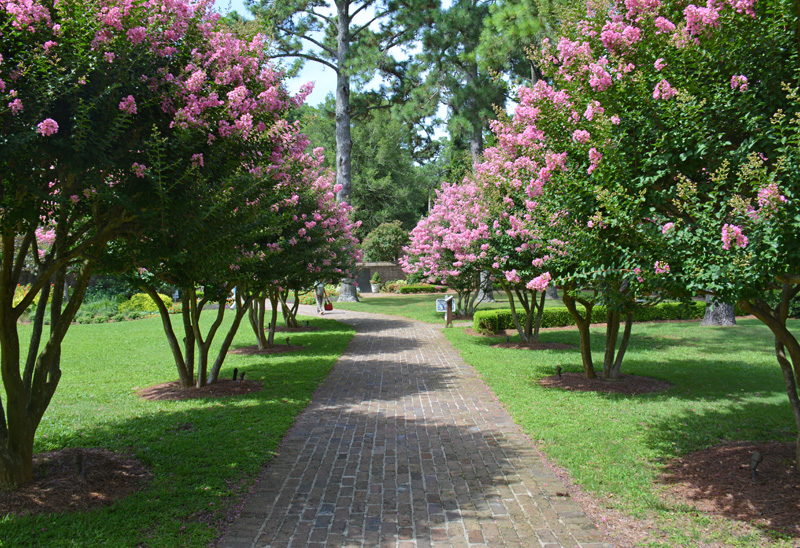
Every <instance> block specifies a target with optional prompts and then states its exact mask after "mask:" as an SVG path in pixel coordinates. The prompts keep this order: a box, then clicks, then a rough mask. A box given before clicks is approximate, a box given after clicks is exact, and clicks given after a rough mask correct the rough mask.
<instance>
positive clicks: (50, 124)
mask: <svg viewBox="0 0 800 548" xmlns="http://www.w3.org/2000/svg"><path fill="white" fill-rule="evenodd" d="M36 133H38V134H39V135H43V136H45V137H49V136H50V135H55V134H56V133H58V123H57V122H56V121H55V120H53V119H52V118H45V119H44V120H42V121H41V122H39V125H38V126H36Z"/></svg>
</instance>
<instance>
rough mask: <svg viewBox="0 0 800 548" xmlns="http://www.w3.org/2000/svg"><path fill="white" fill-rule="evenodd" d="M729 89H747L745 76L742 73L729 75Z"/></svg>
mask: <svg viewBox="0 0 800 548" xmlns="http://www.w3.org/2000/svg"><path fill="white" fill-rule="evenodd" d="M731 89H738V90H739V91H747V89H748V84H747V76H745V75H744V74H734V75H733V76H731Z"/></svg>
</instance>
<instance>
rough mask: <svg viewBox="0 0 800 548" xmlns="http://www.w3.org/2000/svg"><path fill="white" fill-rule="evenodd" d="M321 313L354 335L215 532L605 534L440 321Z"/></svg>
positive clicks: (331, 540) (441, 540)
mask: <svg viewBox="0 0 800 548" xmlns="http://www.w3.org/2000/svg"><path fill="white" fill-rule="evenodd" d="M301 313H304V314H308V315H312V314H313V308H312V307H303V308H301ZM325 317H326V318H328V317H329V318H331V319H335V320H339V321H342V322H344V323H348V324H350V325H352V326H354V327H355V329H356V335H355V336H354V338H353V340H352V341H351V342H350V345H349V346H348V347H347V350H346V351H345V353H344V354H342V356H341V357H340V359H339V360H338V361H337V363H336V364H335V365H334V367H333V369H332V370H331V372H330V374H329V375H328V377H327V378H326V379H325V380H324V381H323V382H322V383H321V384H320V386H319V388H318V389H317V391H316V392H315V394H314V397H313V399H312V401H311V403H310V404H309V406H308V407H307V408H306V409H305V410H304V411H303V412H302V413H301V414H300V415H298V417H297V419H296V421H295V424H294V426H293V427H292V428H291V429H290V430H289V432H288V433H287V434H286V436H285V438H284V440H283V442H282V443H281V446H280V448H279V449H278V454H277V455H276V456H275V458H273V459H272V460H271V461H270V462H269V464H267V465H266V467H265V469H264V470H263V472H262V473H261V475H260V477H259V478H258V480H257V481H256V483H255V485H254V487H253V488H252V489H251V492H250V493H249V495H248V496H247V497H246V499H245V502H244V505H243V507H242V509H241V512H240V513H239V516H238V518H237V520H236V521H235V522H234V523H232V524H231V526H230V527H229V528H228V529H227V530H226V531H225V532H224V534H223V536H222V537H221V539H220V540H219V543H218V545H219V546H222V547H230V548H240V547H255V546H258V547H266V546H268V547H286V546H304V547H305V546H309V547H318V546H337V547H338V546H347V547H351V546H353V547H355V546H381V547H392V546H397V547H409V548H410V547H424V546H465V547H466V546H492V547H494V546H526V547H527V546H546V547H553V548H555V547H558V546H580V547H585V548H595V547H597V548H599V547H601V546H602V547H608V546H611V545H610V544H608V543H606V542H604V539H603V535H602V533H601V532H600V531H599V530H598V529H597V527H595V525H594V524H593V523H592V522H591V520H590V519H589V518H588V517H587V516H586V514H585V513H584V511H583V510H582V509H581V507H580V505H579V504H578V503H577V502H575V501H574V500H573V499H572V498H571V497H570V496H569V494H568V487H567V485H566V483H565V482H564V481H562V480H561V479H559V477H558V476H557V475H556V473H555V472H554V471H553V469H552V467H551V466H549V465H548V463H547V462H546V461H545V460H544V459H543V458H542V456H541V454H540V453H539V452H538V450H537V449H536V448H535V447H534V446H533V445H532V442H531V441H530V439H529V438H528V437H527V436H526V435H525V434H524V433H523V431H522V429H521V428H520V427H519V426H518V425H517V424H516V423H514V421H513V420H512V419H511V417H510V416H509V414H508V412H507V411H506V410H505V408H504V407H503V406H502V405H501V404H500V402H499V401H498V399H497V398H496V397H495V395H494V394H493V393H492V392H491V390H490V389H489V388H488V387H487V386H486V384H485V383H484V382H483V381H482V380H481V379H480V377H479V375H478V373H477V372H476V370H475V369H474V368H473V367H471V366H470V365H468V364H466V363H465V362H464V361H463V360H462V359H461V357H460V355H459V353H458V352H457V351H456V350H455V349H454V348H453V347H452V346H451V345H450V343H449V342H448V341H447V340H446V339H445V337H444V335H443V334H442V332H441V329H440V328H438V327H437V326H434V325H430V324H424V323H421V322H416V321H412V320H408V319H405V318H399V317H396V316H383V315H377V314H368V313H360V312H350V311H339V310H335V311H333V312H332V313H329V314H326V316H325Z"/></svg>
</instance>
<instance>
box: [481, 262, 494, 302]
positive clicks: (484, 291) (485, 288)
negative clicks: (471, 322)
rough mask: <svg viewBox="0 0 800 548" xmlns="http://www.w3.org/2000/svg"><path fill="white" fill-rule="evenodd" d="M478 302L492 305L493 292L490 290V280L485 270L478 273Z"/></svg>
mask: <svg viewBox="0 0 800 548" xmlns="http://www.w3.org/2000/svg"><path fill="white" fill-rule="evenodd" d="M478 302H487V303H493V302H495V300H494V291H493V290H492V278H491V275H490V274H489V272H487V271H486V270H483V271H481V273H480V284H479V285H478Z"/></svg>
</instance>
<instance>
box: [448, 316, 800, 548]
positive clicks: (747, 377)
mask: <svg viewBox="0 0 800 548" xmlns="http://www.w3.org/2000/svg"><path fill="white" fill-rule="evenodd" d="M791 323H792V327H793V329H800V322H798V321H792V322H791ZM444 332H445V335H446V337H447V339H448V340H449V341H450V342H451V343H452V344H453V345H454V346H455V348H456V349H457V350H458V351H459V353H460V354H461V357H462V358H463V359H464V360H465V361H466V362H467V363H469V364H470V365H472V366H473V367H475V368H476V369H477V370H478V372H479V374H480V375H481V377H482V378H483V380H484V381H485V382H486V383H487V384H488V385H489V387H490V388H491V389H492V391H493V392H494V393H495V394H496V395H497V397H498V398H499V399H500V401H501V402H502V403H503V405H504V406H505V407H506V409H508V411H509V413H510V414H511V416H512V417H513V418H514V420H515V421H516V422H517V423H518V424H519V425H520V426H521V427H522V428H523V430H524V431H525V432H526V434H528V436H530V437H531V439H533V440H536V442H537V444H538V446H539V448H540V449H541V450H542V451H543V452H544V453H545V454H546V455H547V456H548V457H549V458H551V459H552V460H553V462H555V463H556V464H557V465H558V466H561V467H563V468H564V469H565V470H566V471H567V472H568V473H569V474H570V476H571V478H572V480H573V481H574V482H575V483H576V484H577V485H579V486H580V487H581V488H583V489H584V490H586V492H587V493H590V494H591V495H592V496H594V497H596V499H597V501H598V503H599V505H600V506H601V508H602V507H609V508H615V509H618V510H620V511H621V512H623V513H624V514H626V515H628V516H631V517H632V518H634V520H639V523H640V524H645V526H646V527H648V529H649V530H648V531H647V535H646V537H647V541H646V542H644V543H643V544H641V545H645V546H697V545H702V544H712V543H716V544H722V545H727V546H753V545H761V544H764V543H771V544H772V543H774V544H776V545H786V546H792V545H793V544H792V541H790V540H788V539H785V538H781V537H780V536H779V535H776V534H774V533H772V532H770V531H763V530H760V529H758V528H756V527H750V526H745V525H743V524H742V523H741V522H737V521H734V520H729V519H726V518H723V517H719V516H711V515H708V514H702V513H700V512H697V511H696V510H694V509H692V508H690V507H687V506H685V505H682V504H679V503H677V502H673V501H671V500H670V499H669V498H667V497H664V496H663V491H664V487H663V486H661V485H659V484H658V483H657V482H656V479H657V477H658V475H659V472H660V470H661V466H662V464H663V463H665V462H667V461H668V460H669V459H671V458H673V457H677V456H680V455H684V454H686V453H689V452H691V451H695V450H699V449H703V448H706V447H710V446H714V445H717V444H720V443H724V442H726V441H736V440H753V441H763V440H772V439H775V440H780V441H792V439H793V436H794V424H793V421H792V417H791V411H790V408H789V405H788V404H787V402H786V394H785V390H784V387H783V381H782V378H781V373H780V369H779V367H778V365H777V364H776V363H775V357H774V354H773V351H772V349H773V343H772V337H771V335H770V333H769V331H768V330H767V329H766V328H765V327H763V326H762V325H761V324H760V323H759V322H758V321H757V320H740V321H739V325H738V326H736V327H732V328H713V327H703V328H701V327H700V326H699V325H698V323H697V322H685V323H683V322H681V323H670V324H663V323H658V324H656V323H651V324H647V323H643V324H636V325H635V326H634V331H633V335H632V339H631V344H630V348H629V350H628V354H627V355H626V358H625V363H624V364H623V372H624V373H630V374H638V375H644V376H649V377H655V378H659V379H664V380H667V381H669V382H671V383H672V384H673V387H672V388H671V389H669V390H668V391H666V392H662V393H658V394H646V395H637V396H630V395H620V394H614V395H612V394H599V393H593V392H567V391H563V390H559V389H547V388H543V387H541V386H540V385H539V384H538V380H539V379H540V378H542V377H546V376H549V375H552V374H554V372H555V368H556V366H558V365H560V366H561V367H562V368H563V370H564V371H576V372H577V371H581V367H580V355H579V351H578V334H577V331H575V330H562V331H552V332H547V333H543V334H542V341H543V342H555V343H565V344H571V345H574V349H573V350H540V351H530V350H515V349H503V348H493V347H492V345H493V344H495V343H497V342H498V340H499V339H496V338H494V339H492V338H483V337H475V336H471V335H468V334H467V333H466V332H465V330H464V329H445V330H444ZM601 334H602V330H601V329H593V335H594V337H593V348H594V350H595V352H597V353H599V352H600V351H601V348H602V346H601V343H602V340H601ZM596 355H597V354H596ZM600 358H602V356H600ZM637 545H639V544H637Z"/></svg>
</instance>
